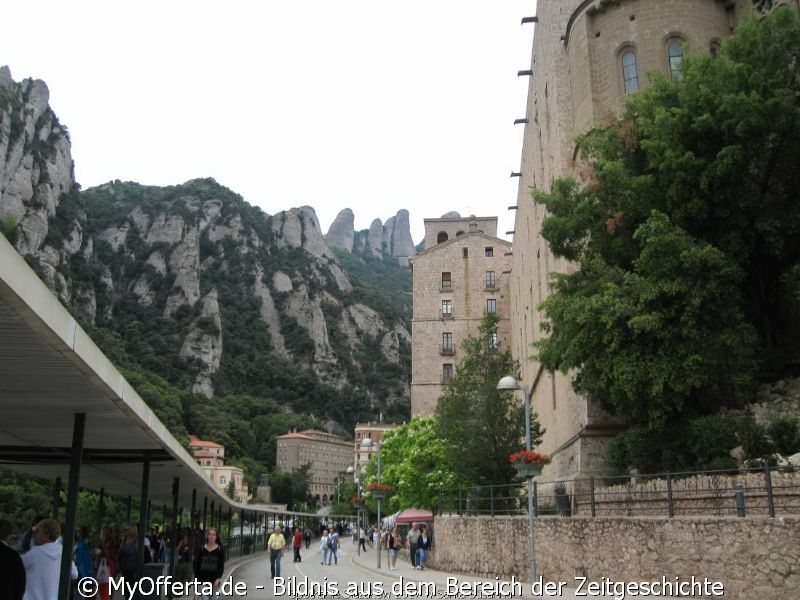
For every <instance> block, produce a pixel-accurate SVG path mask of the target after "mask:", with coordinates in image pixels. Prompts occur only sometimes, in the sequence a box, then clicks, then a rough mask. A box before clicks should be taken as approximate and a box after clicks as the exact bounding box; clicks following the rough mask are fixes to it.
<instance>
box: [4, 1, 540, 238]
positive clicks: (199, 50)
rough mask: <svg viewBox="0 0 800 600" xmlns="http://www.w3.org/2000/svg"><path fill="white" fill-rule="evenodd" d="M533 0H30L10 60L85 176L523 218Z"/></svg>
mask: <svg viewBox="0 0 800 600" xmlns="http://www.w3.org/2000/svg"><path fill="white" fill-rule="evenodd" d="M535 7H536V2H535V0H406V1H404V2H399V1H388V0H280V1H279V0H258V1H255V0H251V1H243V0H227V1H224V2H223V1H221V0H216V1H214V2H209V1H206V0H193V1H186V0H159V1H157V2H156V1H152V0H138V1H136V2H131V1H127V0H117V1H113V2H110V1H108V0H103V1H102V2H101V1H95V0H79V1H74V2H64V1H63V0H57V1H56V0H25V1H24V2H9V3H6V5H5V6H4V7H3V11H2V12H3V27H2V30H3V31H2V34H0V65H7V66H9V68H10V69H11V75H12V77H13V78H14V80H15V81H21V80H23V79H26V78H28V77H32V78H34V79H42V80H44V81H45V83H47V85H48V88H49V89H50V106H51V107H52V109H53V110H54V111H55V113H56V115H57V116H58V118H59V120H60V121H61V123H62V124H64V125H66V126H67V128H68V129H69V132H70V136H71V140H72V157H73V160H74V161H75V176H76V179H77V181H78V183H80V184H81V186H82V187H83V188H84V189H86V188H88V187H92V186H95V185H99V184H102V183H105V182H108V181H111V180H115V179H120V180H122V181H136V182H139V183H141V184H145V185H159V186H164V185H175V184H179V183H183V182H185V181H187V180H189V179H194V178H198V177H212V178H214V179H215V180H216V181H217V182H219V183H220V184H222V185H224V186H226V187H228V188H230V189H231V190H233V191H234V192H236V193H238V194H240V195H241V196H242V197H243V198H244V199H245V200H246V201H247V202H249V203H250V204H254V205H257V206H260V207H261V208H262V209H263V210H264V211H265V212H267V213H269V214H274V213H276V212H280V211H282V210H288V209H289V208H292V207H296V206H303V205H309V206H312V207H313V208H314V209H315V211H316V213H317V216H318V217H319V220H320V225H321V227H322V231H323V232H327V230H328V227H329V226H330V224H331V223H332V222H333V220H334V219H335V217H336V215H337V214H338V213H339V211H340V210H342V209H344V208H350V209H351V210H352V211H353V212H354V214H355V227H356V230H360V229H366V228H368V227H369V225H370V223H371V222H372V220H373V219H375V218H379V219H381V221H383V222H385V221H386V220H387V219H388V218H389V217H391V216H393V215H395V214H396V213H397V211H398V210H400V209H406V210H408V211H409V216H410V222H411V233H412V237H413V239H414V242H415V243H418V242H419V241H421V239H422V237H423V235H424V225H423V219H426V218H437V217H440V216H442V215H443V214H444V213H446V212H449V211H457V212H459V213H460V214H461V215H462V216H467V215H470V214H475V215H477V216H497V217H498V218H499V224H498V235H499V237H503V238H509V237H510V236H507V235H506V232H507V231H510V230H511V229H513V218H514V213H513V211H509V210H508V206H510V205H514V204H516V199H517V187H518V182H519V179H518V178H511V177H510V173H511V171H518V170H519V166H520V156H521V150H522V130H523V126H522V125H514V124H513V123H514V119H517V118H523V117H525V111H526V94H527V87H528V80H529V77H524V76H523V77H518V76H517V71H519V70H523V69H529V68H530V55H531V46H532V41H533V32H534V26H533V25H532V24H525V25H521V23H520V21H521V19H522V17H525V16H531V15H534V14H535V13H536V9H535Z"/></svg>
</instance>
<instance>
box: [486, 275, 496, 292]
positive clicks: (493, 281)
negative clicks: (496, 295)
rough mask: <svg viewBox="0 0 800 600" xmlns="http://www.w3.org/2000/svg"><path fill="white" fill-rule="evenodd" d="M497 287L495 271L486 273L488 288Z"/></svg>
mask: <svg viewBox="0 0 800 600" xmlns="http://www.w3.org/2000/svg"><path fill="white" fill-rule="evenodd" d="M495 285H497V276H496V275H495V272H494V271H486V287H487V288H490V289H491V288H494V287H495Z"/></svg>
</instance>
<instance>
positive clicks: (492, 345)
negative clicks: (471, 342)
mask: <svg viewBox="0 0 800 600" xmlns="http://www.w3.org/2000/svg"><path fill="white" fill-rule="evenodd" d="M497 343H498V342H497V332H496V331H493V332H492V335H491V337H490V338H489V349H490V350H494V349H496V348H497Z"/></svg>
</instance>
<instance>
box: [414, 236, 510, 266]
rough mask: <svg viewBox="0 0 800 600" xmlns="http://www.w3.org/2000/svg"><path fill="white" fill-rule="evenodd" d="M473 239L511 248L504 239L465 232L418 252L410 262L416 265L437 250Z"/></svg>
mask: <svg viewBox="0 0 800 600" xmlns="http://www.w3.org/2000/svg"><path fill="white" fill-rule="evenodd" d="M473 237H482V238H484V239H487V240H491V241H492V242H493V243H497V244H504V245H506V246H509V247H511V242H509V241H508V240H504V239H503V238H499V237H495V236H493V235H489V234H488V233H484V232H483V231H465V232H464V233H462V234H461V235H457V236H455V237H451V238H450V239H449V240H446V241H444V242H440V243H438V244H436V245H435V246H431V247H430V248H426V249H425V250H422V251H421V252H417V253H416V254H415V255H414V256H411V257H409V259H408V262H410V263H414V262H417V260H419V259H420V258H421V257H427V256H428V255H430V254H432V253H433V252H434V251H436V250H441V249H442V248H445V247H447V246H450V245H452V244H454V243H456V242H463V241H464V240H465V239H468V238H473Z"/></svg>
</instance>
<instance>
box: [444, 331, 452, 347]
mask: <svg viewBox="0 0 800 600" xmlns="http://www.w3.org/2000/svg"><path fill="white" fill-rule="evenodd" d="M452 351H453V334H452V333H451V332H445V333H443V334H442V352H452Z"/></svg>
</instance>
